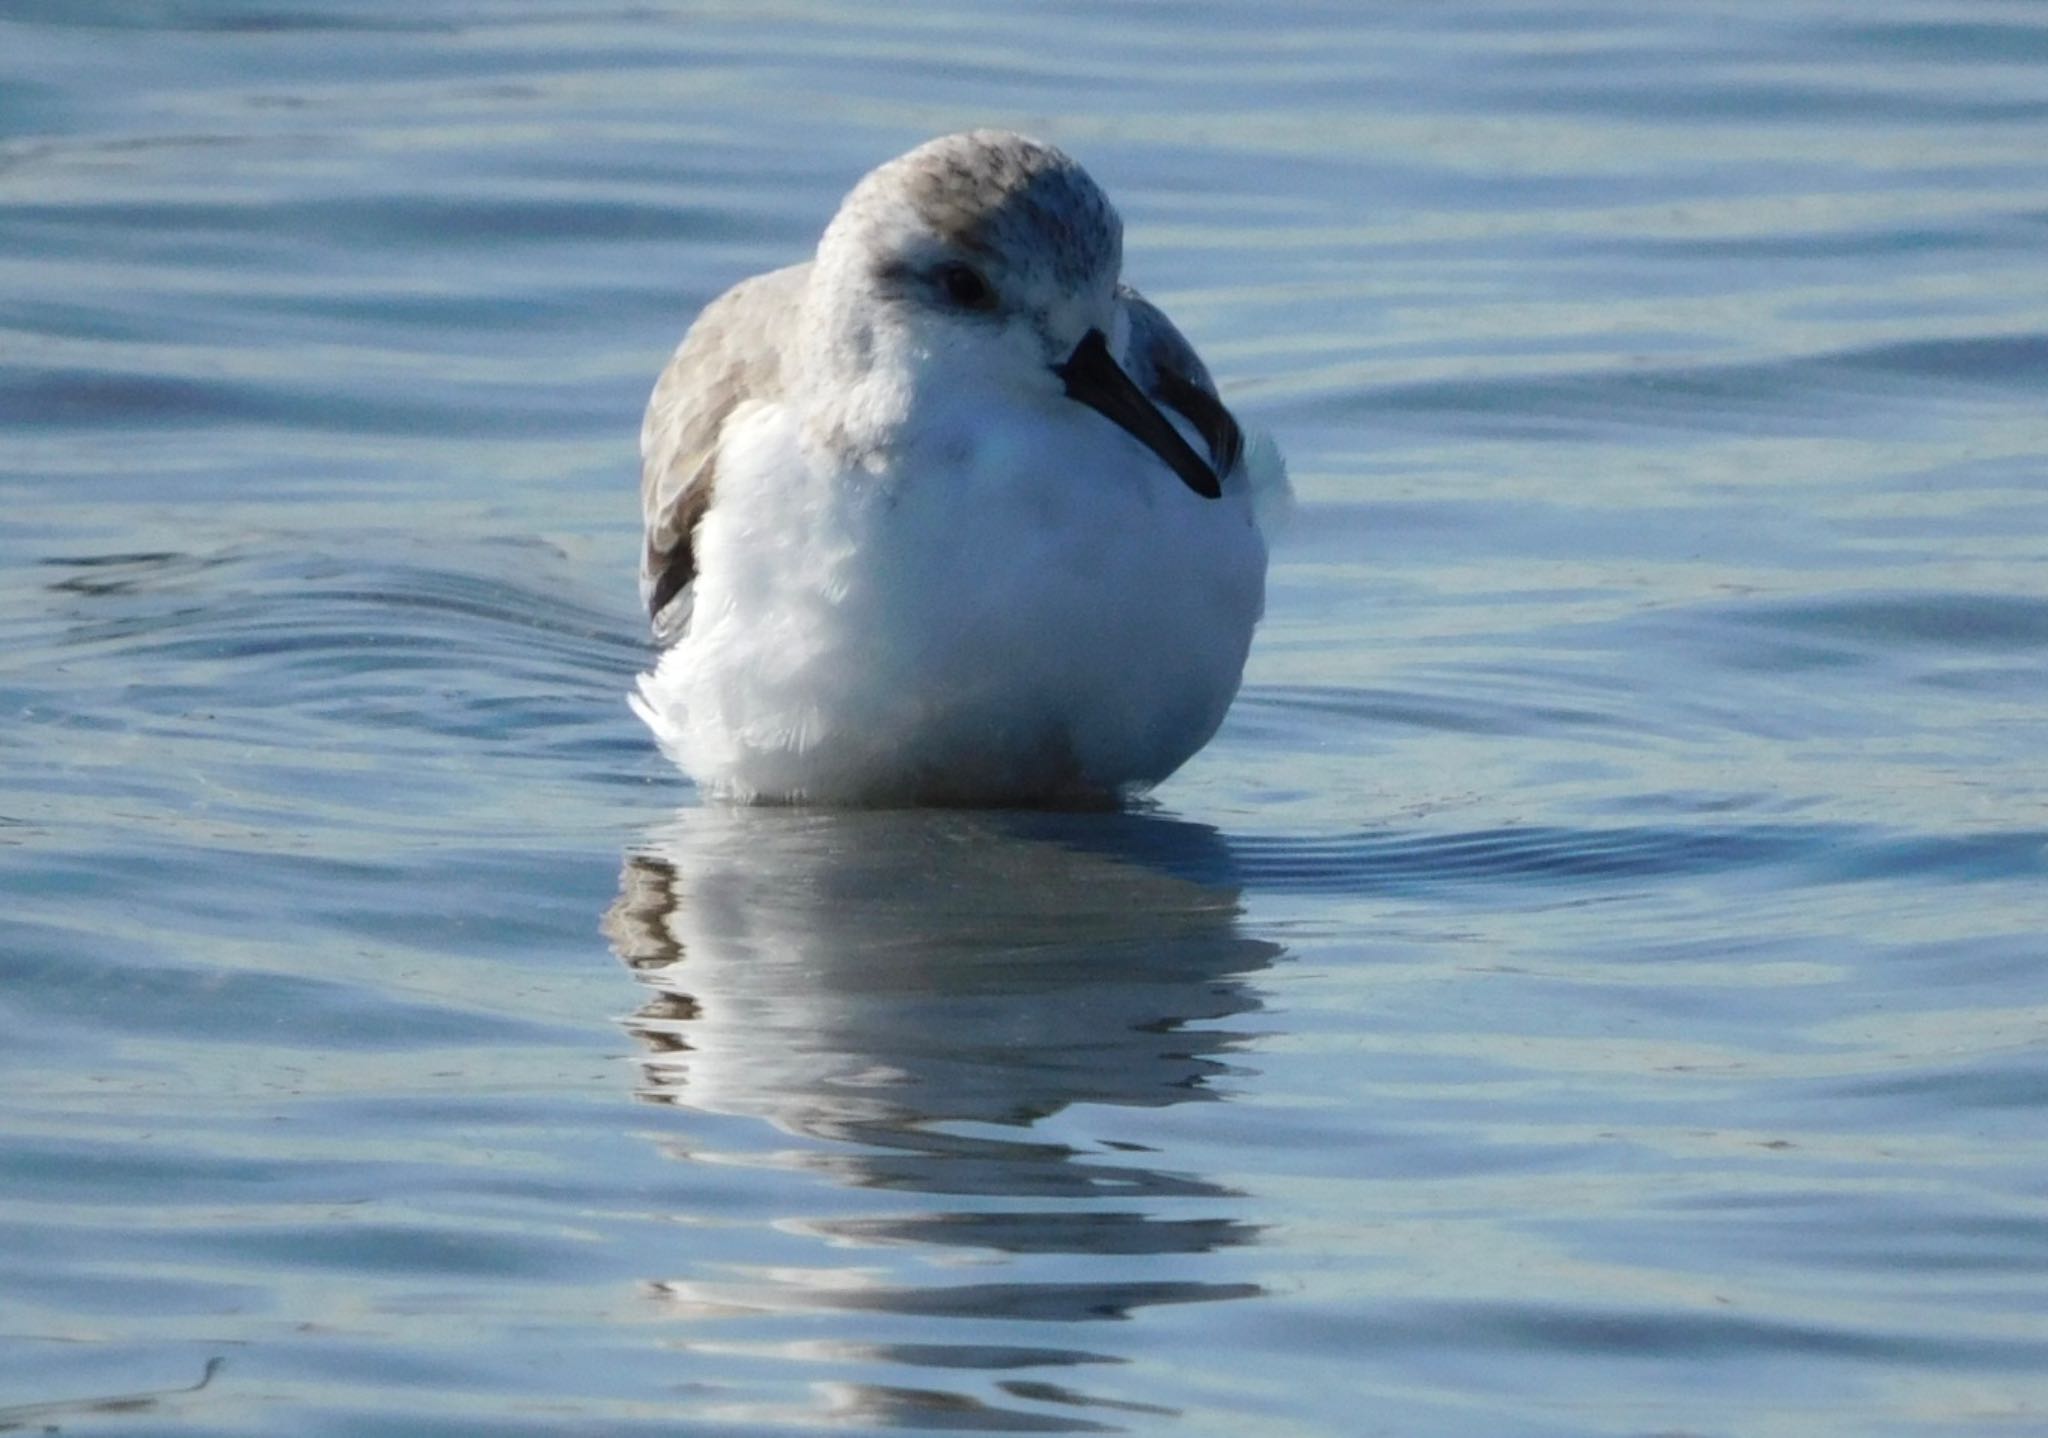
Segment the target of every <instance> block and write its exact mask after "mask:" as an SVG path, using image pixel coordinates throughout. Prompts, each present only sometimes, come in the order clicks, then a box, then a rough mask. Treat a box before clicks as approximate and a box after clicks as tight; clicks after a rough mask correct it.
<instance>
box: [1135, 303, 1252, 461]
mask: <svg viewBox="0 0 2048 1438" xmlns="http://www.w3.org/2000/svg"><path fill="white" fill-rule="evenodd" d="M1117 295H1118V298H1120V299H1121V300H1122V301H1123V302H1124V308H1125V310H1126V312H1127V313H1128V314H1129V315H1130V318H1131V342H1130V347H1129V348H1128V349H1127V350H1126V351H1125V354H1124V364H1125V366H1126V367H1127V368H1128V369H1129V370H1130V374H1131V378H1132V379H1134V380H1136V381H1137V382H1138V385H1139V387H1140V388H1142V389H1143V390H1144V391H1145V393H1147V394H1149V395H1151V396H1152V398H1154V399H1156V400H1158V401H1159V402H1160V403H1161V404H1163V405H1165V406H1167V407H1168V408H1169V409H1173V410H1177V411H1178V412H1179V413H1180V414H1181V415H1182V417H1183V418H1185V419H1186V420H1187V422H1188V423H1189V424H1191V425H1193V426H1194V427H1195V431H1196V433H1198V434H1200V435H1201V436H1202V438H1203V439H1204V440H1205V441H1207V443H1208V446H1209V459H1210V461H1211V463H1213V464H1214V465H1215V466H1216V473H1217V474H1218V475H1227V474H1229V473H1230V471H1232V470H1233V469H1235V468H1237V465H1238V461H1239V460H1240V459H1242V458H1243V457H1244V431H1243V430H1242V429H1240V428H1239V427H1238V423H1237V419H1236V417H1235V416H1233V415H1232V414H1231V412H1230V411H1229V410H1228V409H1226V408H1224V406H1223V401H1222V400H1221V399H1220V398H1218V397H1217V394H1216V382H1215V381H1214V380H1212V379H1210V378H1209V370H1208V366H1206V365H1204V364H1203V363H1202V357H1201V356H1200V355H1198V354H1196V353H1195V347H1194V346H1193V345H1191V344H1189V343H1188V342H1187V337H1186V336H1185V335H1183V334H1182V333H1181V332H1180V331H1179V330H1177V329H1175V328H1174V324H1173V321H1172V320H1170V319H1168V318H1167V317H1166V311H1164V310H1162V309H1160V308H1159V306H1157V305H1155V304H1153V303H1152V302H1151V301H1150V300H1148V299H1146V298H1145V297H1144V296H1143V295H1141V294H1139V293H1138V292H1137V291H1136V290H1134V289H1132V288H1131V287H1130V286H1129V285H1120V286H1118V288H1117Z"/></svg>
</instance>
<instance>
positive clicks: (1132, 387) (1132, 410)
mask: <svg viewBox="0 0 2048 1438" xmlns="http://www.w3.org/2000/svg"><path fill="white" fill-rule="evenodd" d="M1052 372H1053V373H1054V374H1056V375H1058V376H1059V377H1060V378H1061V379H1062V380H1063V381H1065V383H1066V386H1067V398H1069V399H1077V400H1079V401H1080V402H1081V403H1082V404H1085V405H1087V406H1088V408H1090V409H1092V410H1094V411H1096V412H1097V413H1099V414H1102V415H1105V416H1107V417H1108V418H1109V419H1110V420H1111V421H1113V422H1114V423H1116V424H1117V425H1120V426H1121V427H1122V428H1123V429H1124V430H1125V431H1126V432H1127V433H1129V434H1130V435H1131V436H1133V437H1134V438H1135V439H1136V440H1137V441H1138V443H1140V444H1142V445H1144V446H1145V448H1147V449H1149V450H1151V451H1152V452H1153V453H1154V454H1156V455H1158V456H1159V457H1160V458H1161V459H1163V460H1165V461H1166V467H1167V468H1168V469H1171V470H1172V471H1173V472H1174V473H1175V474H1177V475H1179V476H1180V477H1181V482H1182V483H1183V484H1185V485H1187V487H1188V488H1189V489H1192V490H1193V491H1194V492H1195V493H1196V494H1199V495H1201V496H1202V497H1203V498H1204V499H1221V498H1222V497H1223V485H1222V484H1221V483H1220V482H1219V481H1218V480H1217V478H1216V471H1215V469H1214V468H1213V467H1212V466H1211V465H1210V463H1209V461H1207V460H1206V459H1203V458H1202V456H1200V455H1199V454H1196V453H1195V451H1194V449H1193V447H1192V446H1190V445H1189V444H1188V442H1187V441H1186V440H1184V439H1182V438H1181V437H1180V431H1179V430H1177V429H1175V428H1174V427H1173V425H1172V423H1171V422H1170V421H1169V420H1168V419H1167V418H1166V416H1165V415H1163V414H1161V413H1160V412H1159V406H1158V405H1156V404H1154V403H1152V400H1151V399H1150V397H1149V396H1147V395H1146V393H1145V391H1143V390H1141V389H1139V388H1138V382H1137V381H1136V380H1134V379H1132V378H1131V377H1130V376H1129V375H1127V374H1125V373H1124V371H1123V366H1121V365H1119V364H1118V363H1117V362H1116V360H1115V359H1114V358H1113V357H1112V356H1111V355H1110V352H1109V341H1108V340H1106V339H1104V338H1103V337H1102V331H1101V330H1090V331H1088V333H1087V334H1085V335H1083V336H1082V337H1081V343H1079V344H1077V345H1075V346H1074V352H1073V353H1072V354H1071V355H1069V356H1067V362H1066V363H1065V364H1056V365H1054V366H1053V367H1052Z"/></svg>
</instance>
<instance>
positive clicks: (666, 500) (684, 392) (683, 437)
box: [640, 265, 810, 644]
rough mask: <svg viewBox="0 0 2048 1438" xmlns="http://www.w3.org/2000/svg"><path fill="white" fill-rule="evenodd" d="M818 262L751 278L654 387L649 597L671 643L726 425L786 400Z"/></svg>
mask: <svg viewBox="0 0 2048 1438" xmlns="http://www.w3.org/2000/svg"><path fill="white" fill-rule="evenodd" d="M809 270H810V266H809V265H792V266H790V267H789V268H788V269H782V270H776V271H774V272H772V273H770V274H765V275H757V276H755V277H754V278H753V279H750V280H743V281H741V282H740V283H739V284H737V285H734V286H733V287H732V288H731V289H729V290H727V291H726V292H725V293H724V294H723V295H721V296H719V297H718V298H717V299H715V300H713V301H712V302H711V303H710V304H708V305H706V306H705V307H704V312H703V313H702V314H700V315H698V316H697V322H696V323H695V324H693V325H691V326H690V330H689V333H688V334H686V335H684V336H683V342H682V344H681V345H680V346H678V347H677V349H676V352H675V355H674V357H673V358H671V359H670V360H669V362H668V367H667V368H666V369H664V370H663V371H662V372H661V378H660V379H659V380H657V381H656V382H655V386H654V394H653V396H652V397H651V398H650V399H649V400H648V401H647V417H646V419H645V420H643V421H642V423H641V426H640V514H641V521H642V525H643V535H644V539H645V545H644V547H643V548H642V550H641V555H640V599H641V602H642V603H644V604H645V605H646V606H647V617H648V619H649V620H650V621H651V622H652V623H653V625H654V636H655V638H656V639H658V640H660V641H661V642H662V643H664V644H666V643H669V642H672V641H673V640H675V639H677V638H679V637H681V634H682V631H683V627H684V625H685V624H687V623H688V621H689V617H690V593H689V590H690V582H691V581H692V580H693V579H695V578H696V577H697V556H696V552H695V548H694V537H695V534H696V530H697V522H698V521H699V520H701V519H702V518H703V517H704V511H705V510H706V509H707V508H708V507H709V506H710V504H711V495H712V492H713V490H714V488H715V487H716V485H717V482H718V446H719V440H720V438H721V436H722V435H723V434H724V431H725V424H726V421H727V420H728V419H730V418H731V417H732V413H733V411H734V410H735V409H737V408H739V406H740V405H741V403H743V402H744V401H747V400H772V399H775V398H777V397H779V396H780V395H781V393H782V387H783V374H782V343H783V341H784V340H785V339H786V337H787V336H789V335H790V334H791V333H793V331H794V327H795V323H796V314H797V306H798V302H799V300H800V299H801V297H802V293H803V286H804V281H805V279H806V277H807V274H808V272H809Z"/></svg>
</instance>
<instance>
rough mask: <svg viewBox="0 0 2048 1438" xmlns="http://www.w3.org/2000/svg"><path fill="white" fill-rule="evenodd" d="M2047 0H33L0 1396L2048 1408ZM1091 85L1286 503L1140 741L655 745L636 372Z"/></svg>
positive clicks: (1848, 1432) (644, 378)
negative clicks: (904, 795)
mask: <svg viewBox="0 0 2048 1438" xmlns="http://www.w3.org/2000/svg"><path fill="white" fill-rule="evenodd" d="M2044 76H2048V12H2044V11H2043V10H2042V8H2041V7H2040V6H2038V5H2033V4H2026V3H1996V0H1983V3H1975V0H1954V3H1902V0H1876V3H1869V4H1859V5H1855V6H1838V5H1829V4H1823V3H1820V0H1781V3H1776V4H1771V5H1762V4H1743V3H1731V4H1718V5H1710V6H1709V5H1702V6H1685V7H1680V6H1668V7H1654V8H1652V7H1642V6H1634V5H1622V4H1619V3H1593V4H1579V5H1530V4H1508V3H1501V4H1493V5H1488V4H1477V3H1450V4H1442V5H1432V6H1407V7H1376V8H1375V7H1348V6H1336V5H1331V6H1325V5H1317V4H1310V3H1302V4H1297V5H1280V6H1262V7H1239V6H1223V5H1214V6H1204V5H1199V4H1197V5H1177V6H1172V7H1130V6H1125V7H1094V6H1080V5H1066V6H1045V7H1034V8H1032V9H1031V10H1030V12H1029V14H1026V13H1025V11H1024V9H1023V7H1019V8H1017V9H1015V10H1010V9H998V8H995V7H981V6H972V7H970V6H961V5H946V4H936V3H929V4H905V5H897V6H892V7H888V8H887V9H886V11H884V10H883V9H882V7H854V6H829V5H814V4H808V3H802V0H797V3H791V4H786V5H779V6H772V7H712V6H705V7H702V8H701V9H698V8H693V7H690V6H686V5H682V4H678V3H670V0H652V3H641V4H635V5H631V6H623V5H622V6H608V7H594V6H593V7H571V6H557V5H546V4H541V3H538V0H414V3H410V4H399V3H396V0H350V3H336V4H327V5H321V6H310V5H298V6H292V5H285V4H278V3H268V0H266V3H257V0H155V3H149V4H142V3H135V0H13V3H9V4H5V5H0V1075H4V1077H0V1429H9V1430H14V1429H19V1430H21V1431H25V1432H62V1433H79V1434H95V1435H99V1434H120V1435H142V1434H150V1435H157V1434H165V1435H199V1434H235V1435H350V1438H366V1435H374V1438H383V1435H390V1438H453V1435H485V1434H489V1435H493V1438H502V1435H527V1434H532V1435H540V1434H548V1435H590V1438H596V1435H627V1434H656V1433H660V1434H677V1433H690V1434H707V1435H711V1434H716V1435H728V1434H732V1435H753V1434H789V1433H794V1432H798V1431H803V1430H807V1429H811V1428H816V1427H821V1426H822V1427H829V1428H833V1429H835V1430H837V1431H851V1432H872V1433H900V1432H904V1431H912V1430H915V1431H924V1432H1055V1433H1058V1432H1124V1433H1132V1434H1142V1435H1162V1438H1163V1435H1173V1438H1181V1435H1219V1438H1221V1435H1229V1438H1239V1435H1244V1434H1259V1435H1269V1434H1271V1435H1331V1438H1352V1435H1360V1434H1377V1433H1387V1434H1402V1435H1473V1438H1498V1435H1518V1438H1519V1435H1559V1438H1564V1435H1573V1438H1576V1435H1608V1434H1612V1435H1643V1438H1647V1435H1680V1434H1683V1435H1692V1438H1706V1435H1714V1436H1715V1438H1720V1435H1743V1438H1749V1435H1786V1438H1813V1435H1841V1438H1852V1435H1853V1438H1868V1436H1869V1435H1935V1434H1940V1435H1949V1434H1964V1433H1969V1434H1977V1433H1998V1434H2007V1433H2012V1434H2019V1433H2040V1432H2048V938H2044V935H2048V79H2044ZM979 123H996V124H1007V125H1012V126H1016V127H1020V128H1025V129H1029V130H1032V131H1035V132H1037V133H1040V134H1044V135H1046V136H1048V137H1049V138H1052V139H1055V140H1057V141H1059V142H1061V143H1063V144H1065V145H1067V146H1068V147H1069V148H1070V149H1072V150H1073V151H1074V152H1075V153H1076V154H1077V155H1078V156H1079V157H1080V158H1081V159H1082V160H1083V161H1084V162H1085V163H1086V164H1087V165H1088V166H1089V167H1090V169H1091V170H1092V171H1093V173H1094V174H1095V175H1096V176H1097V177H1098V178H1099V179H1100V180H1101V181H1102V182H1103V183H1104V185H1105V186H1106V187H1107V188H1108V190H1109V191H1110V192H1111V193H1112V194H1113V195H1114V196H1115V197H1116V198H1117V199H1118V201H1119V202H1120V204H1121V206H1122V208H1123V211H1124V214H1125V217H1126V220H1127V225H1128V235H1127V252H1128V256H1129V268H1130V271H1131V273H1132V276H1133V277H1134V279H1135V280H1136V281H1137V282H1138V283H1139V284H1140V285H1141V286H1142V287H1144V288H1145V289H1146V290H1147V291H1148V292H1149V293H1150V294H1152V295H1153V296H1154V297H1156V298H1158V299H1159V300H1161V301H1162V302H1163V303H1164V304H1165V305H1166V306H1167V307H1168V308H1169V309H1170V310H1171V311H1172V312H1173V313H1174V315H1175V316H1176V317H1177V318H1178V319H1179V321H1180V322H1181V324H1182V326H1183V327H1184V328H1185V329H1187V330H1188V332H1189V333H1190V334H1191V335H1192V336H1193V337H1194V338H1195V339H1196V340H1197V342H1198V343H1199V344H1200V345H1201V346H1202V348H1203V350H1204V352H1205V354H1206V355H1207V356H1208V357H1209V359H1210V362H1211V365H1212V367H1213V368H1214V369H1215V370H1216V371H1217V373H1218V374H1219V376H1220V377H1221V378H1222V380H1223V382H1224V388H1225V392H1226V395H1227V396H1228V397H1229V399H1230V400H1231V402H1232V403H1233V404H1234V405H1235V406H1236V408H1237V409H1238V410H1239V411H1240V412H1241V413H1242V414H1243V415H1244V416H1245V417H1246V418H1247V419H1248V420H1250V421H1251V422H1253V423H1256V424H1258V425H1260V426H1263V427H1267V428H1271V429H1272V430H1274V431H1275V432H1276V433H1277V434H1278V436H1279V437H1280V439H1281V441H1282V443H1283V445H1284V446H1285V448H1286V450H1287V451H1288V453H1289V455H1290V457H1291V459H1292V461H1293V466H1294V472H1295V477H1296V481H1297V486H1298V488H1299V490H1300V493H1301V497H1302V506H1301V512H1300V515H1299V516H1298V518H1297V522H1296V524H1295V526H1294V528H1293V530H1292V531H1291V533H1290V534H1289V536H1288V537H1287V538H1286V540H1285V541H1284V542H1283V543H1282V545H1281V546H1280V548H1279V549H1278V550H1277V552H1276V558H1275V568H1274V574H1273V585H1272V598H1271V612H1270V617H1269V620H1268V623H1267V625H1266V627H1265V629H1264V631H1263V633H1262V635H1261V639H1260V642H1259V645H1258V647H1257V648H1256V650H1255V652H1254V655H1253V660H1252V665H1251V670H1250V673H1249V676H1248V681H1247V685H1246V689H1245V692H1244V694H1243V696H1242V698H1241V699H1240V701H1239V704H1238V706H1237V708H1236V709H1235V710H1234V711H1233V714H1232V717H1231V719H1230V721H1229V723H1228V724H1227V725H1226V727H1225V729H1224V731H1223V733H1222V734H1221V735H1220V736H1219V738H1218V739H1217V741H1216V742H1215V744H1214V745H1212V746H1211V748H1210V749H1209V750H1207V751H1206V752H1205V753H1204V754H1203V755H1201V756H1200V757H1199V758H1198V759H1197V760H1196V761H1195V762H1194V763H1192V764H1191V765H1190V766H1189V767H1188V768H1187V769H1186V770H1185V771H1184V772H1183V773H1182V774H1180V775H1179V776H1177V777H1176V778H1175V779H1174V780H1173V781H1171V782H1170V783H1169V784H1168V785H1166V786H1165V787H1164V788H1162V789H1161V790H1160V791H1159V793H1158V795H1157V797H1156V800H1155V802H1154V803H1153V804H1152V805H1150V806H1149V807H1146V808H1144V809H1141V810H1139V811H1137V812H1133V813H1130V814H1126V815H1016V814H1011V815H1004V814H986V815H977V814H961V813H947V814H917V813H897V814H845V815H835V814H829V813H794V812H766V813H756V812H732V811H727V810H721V809H718V808H706V807H702V806H700V805H699V804H698V803H697V802H696V800H695V798H694V796H693V795H692V793H691V792H690V790H689V788H688V786H687V785H686V784H685V783H684V782H683V781H682V780H681V779H680V778H679V777H678V776H677V775H676V774H675V773H674V772H673V771H672V770H671V769H670V768H669V767H668V766H667V765H666V764H665V763H664V762H663V761H662V760H661V759H660V758H659V757H658V756H657V755H656V754H655V753H654V752H653V750H652V746H651V745H650V743H649V742H648V740H647V738H646V736H645V735H644V733H643V732H641V731H640V729H639V727H638V725H637V724H636V722H635V721H634V720H633V718H632V717H631V715H630V714H629V713H628V711H627V709H626V707H625V704H624V699H623V695H624V693H625V691H626V689H627V687H628V685H629V684H630V681H631V677H632V675H633V674H634V673H635V672H636V670H637V669H638V668H639V667H641V666H642V665H643V664H644V663H645V662H646V660H647V651H646V649H645V648H644V647H643V639H642V636H643V625H642V622H641V618H640V616H639V615H638V613H637V612H636V601H635V596H634V593H633V568H634V564H635V562H636V558H637V544H638V535H637V499H636V494H635V487H636V482H637V477H636V458H635V454H634V442H635V435H636V428H637V424H638V418H639V409H640V406H641V403H642V401H643V400H644V397H645V394H646V390H647V387H648V385H649V384H650V383H651V380H652V378H653V375H654V373H655V372H656V370H657V368H658V367H659V365H660V364H661V362H662V360H663V358H664V357H665V355H666V352H667V350H668V349H669V347H670V346H671V345H672V344H673V343H674V341H675V339H676V337H677V335H678V334H679V333H680V331H681V329H682V327H683V325H684V324H685V323H686V322H687V319H688V317H689V316H690V315H691V314H692V313H693V312H694V311H695V309H696V308H697V307H698V306H699V305H701V304H702V303H703V302H704V301H705V300H707V299H709V298H710V297H711V296H713V295H714V294H716V293H717V292H718V291H719V290H721V289H722V288H723V287H724V286H726V285H727V284H729V283H731V282H732V281H733V280H735V279H737V278H739V277H740V276H743V275H745V274H748V273H751V272H753V271H756V270H759V269H763V268H767V267H769V266H772V265H776V264H781V263H785V262H788V261H790V260H793V259H795V258H798V257H800V256H801V255H802V254H803V253H804V252H805V250H806V248H807V246H808V245H809V244H810V243H811V242H812V241H813V240H814V238H815V236H816V233H817V230H818V229H819V227H820V226H821V224H822V223H823V221H824V219H825V218H826V216H827V215H828V214H829V213H830V211H831V209H832V207H833V205H834V204H835V202H836V200H837V198H838V196H839V195H840V194H841V193H842V192H843V191H844V189H845V188H846V187H847V186H848V185H849V184H850V183H851V182H852V180H853V179H854V178H855V177H857V176H858V175H859V174H860V173H861V172H862V171H863V170H865V169H866V168H867V167H869V166H870V165H872V164H874V163H875V162H877V161H878V160H880V159H883V158H885V157H887V156H890V155H893V154H895V153H897V152H899V151H900V150H902V149H904V148H907V147H908V146H909V145H911V144H913V143H915V142H917V141H918V140H921V139H923V138H925V137H927V136H929V135H931V134H935V133H938V132H941V131H945V130H949V129H955V128H961V127H964V126H967V125H970V124H979Z"/></svg>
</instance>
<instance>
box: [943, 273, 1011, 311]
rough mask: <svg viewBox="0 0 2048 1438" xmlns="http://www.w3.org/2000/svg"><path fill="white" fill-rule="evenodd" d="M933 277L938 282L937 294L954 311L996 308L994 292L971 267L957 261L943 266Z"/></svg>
mask: <svg viewBox="0 0 2048 1438" xmlns="http://www.w3.org/2000/svg"><path fill="white" fill-rule="evenodd" d="M933 277H934V278H935V279H937V280H938V282H939V293H941V294H943V295H944V296H945V297H946V303H947V304H949V305H952V306H953V307H954V308H955V309H962V310H984V311H985V310H992V309H994V308H995V307H996V292H995V291H994V290H993V289H991V288H990V287H989V282H988V281H987V280H986V279H984V278H982V274H981V271H979V270H977V269H975V268H974V266H972V265H963V264H961V263H959V262H958V261H953V262H951V263H948V264H943V265H940V266H939V268H938V270H937V271H936V272H935V274H934V276H933Z"/></svg>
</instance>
